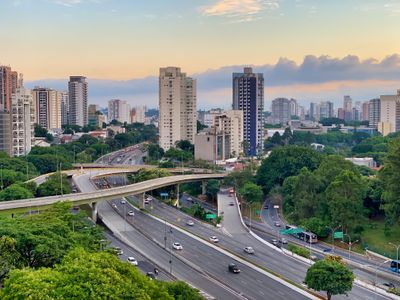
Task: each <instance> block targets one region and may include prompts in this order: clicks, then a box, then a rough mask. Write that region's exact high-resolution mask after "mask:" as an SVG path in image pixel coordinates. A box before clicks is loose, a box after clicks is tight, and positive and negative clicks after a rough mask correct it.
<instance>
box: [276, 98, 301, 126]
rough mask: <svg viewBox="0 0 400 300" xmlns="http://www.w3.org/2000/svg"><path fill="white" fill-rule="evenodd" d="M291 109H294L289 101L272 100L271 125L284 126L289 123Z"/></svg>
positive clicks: (281, 99) (283, 99)
mask: <svg viewBox="0 0 400 300" xmlns="http://www.w3.org/2000/svg"><path fill="white" fill-rule="evenodd" d="M293 100H294V99H293ZM294 101H296V100H294ZM296 106H297V104H296ZM293 107H294V105H293V102H292V101H291V100H289V99H286V98H276V99H274V100H272V106H271V111H272V115H271V118H272V123H273V124H282V125H286V124H287V123H288V122H289V121H290V117H291V113H292V110H293Z"/></svg>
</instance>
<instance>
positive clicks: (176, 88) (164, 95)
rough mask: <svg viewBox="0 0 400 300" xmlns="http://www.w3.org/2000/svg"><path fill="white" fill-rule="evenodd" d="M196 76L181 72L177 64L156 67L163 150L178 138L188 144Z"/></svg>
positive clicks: (193, 129)
mask: <svg viewBox="0 0 400 300" xmlns="http://www.w3.org/2000/svg"><path fill="white" fill-rule="evenodd" d="M196 102H197V100H196V80H195V79H192V78H190V77H187V76H186V73H182V72H181V69H180V68H177V67H166V68H160V76H159V106H160V117H159V134H160V140H159V144H160V147H161V148H163V149H164V150H168V149H169V148H171V147H173V146H174V145H175V142H177V141H179V140H188V141H190V142H191V143H192V144H194V141H195V134H196V132H197V122H196V120H197V118H196V112H197V110H196V107H197V105H196Z"/></svg>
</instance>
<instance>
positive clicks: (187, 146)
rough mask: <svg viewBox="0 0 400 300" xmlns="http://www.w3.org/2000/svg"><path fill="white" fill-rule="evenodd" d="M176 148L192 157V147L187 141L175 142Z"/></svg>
mask: <svg viewBox="0 0 400 300" xmlns="http://www.w3.org/2000/svg"><path fill="white" fill-rule="evenodd" d="M176 147H177V148H179V149H181V150H183V151H186V152H190V153H192V154H193V155H194V145H193V144H192V143H191V142H190V141H188V140H180V141H178V142H176Z"/></svg>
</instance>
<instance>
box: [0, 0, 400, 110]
mask: <svg viewBox="0 0 400 300" xmlns="http://www.w3.org/2000/svg"><path fill="white" fill-rule="evenodd" d="M399 28H400V0H375V1H372V0H334V1H321V0H1V1H0V41H1V42H0V64H4V65H11V66H12V68H13V69H14V70H17V71H18V72H21V73H23V74H24V79H25V82H26V85H27V86H28V87H33V86H35V85H42V86H47V87H52V88H57V89H66V87H67V81H68V76H70V75H83V76H86V77H87V78H88V81H89V102H90V103H97V104H100V105H101V106H105V105H106V103H107V100H109V99H112V98H120V99H123V100H127V101H128V102H129V103H130V104H131V105H132V106H135V105H142V104H147V105H148V106H149V107H156V106H157V103H158V80H157V76H158V72H159V68H160V67H164V66H179V67H181V68H182V71H184V72H186V73H187V74H188V75H189V76H192V77H194V78H196V79H197V81H198V91H197V95H198V97H197V98H198V107H199V108H211V107H224V108H229V107H230V105H231V98H232V91H231V82H232V80H231V77H232V74H231V73H232V72H238V71H239V72H240V71H241V70H242V69H243V67H244V66H252V67H253V68H254V70H255V71H257V72H262V73H264V77H265V98H266V99H265V100H266V101H265V108H266V109H269V107H270V103H271V100H272V99H274V98H276V97H293V98H296V99H298V100H299V101H300V103H303V104H306V103H308V102H310V101H320V100H330V101H334V102H335V103H336V104H341V102H342V99H343V95H350V96H352V98H353V99H354V100H360V101H364V100H369V99H371V98H374V97H377V96H379V95H381V94H394V93H396V89H400V39H399V38H398V37H399Z"/></svg>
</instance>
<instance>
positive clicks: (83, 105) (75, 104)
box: [68, 76, 88, 127]
mask: <svg viewBox="0 0 400 300" xmlns="http://www.w3.org/2000/svg"><path fill="white" fill-rule="evenodd" d="M68 99H69V101H68V107H69V124H70V125H79V126H82V127H83V126H85V125H87V124H88V84H87V82H86V77H84V76H70V77H69V82H68Z"/></svg>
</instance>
